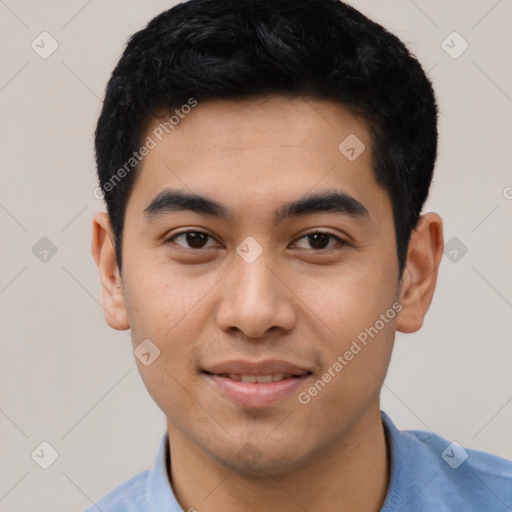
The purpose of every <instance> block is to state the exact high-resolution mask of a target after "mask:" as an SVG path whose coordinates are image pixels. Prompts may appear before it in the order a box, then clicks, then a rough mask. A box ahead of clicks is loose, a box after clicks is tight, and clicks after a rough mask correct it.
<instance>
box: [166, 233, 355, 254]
mask: <svg viewBox="0 0 512 512" xmlns="http://www.w3.org/2000/svg"><path fill="white" fill-rule="evenodd" d="M189 233H201V234H203V235H206V236H208V237H209V238H212V239H213V237H212V236H211V235H209V234H208V233H205V232H204V231H198V230H188V231H180V232H179V233H175V234H174V235H172V236H171V237H169V238H167V239H166V240H165V243H166V244H169V243H176V242H175V239H176V238H178V237H180V236H183V235H187V234H189ZM317 234H321V235H327V236H329V237H330V238H333V239H334V240H336V242H337V245H338V246H339V247H336V245H334V246H331V247H326V248H324V249H304V250H306V251H307V250H310V251H312V252H316V253H319V252H328V251H331V250H339V249H341V248H342V247H344V246H346V245H348V243H347V242H345V240H343V239H341V238H340V237H338V236H336V235H333V234H332V233H328V232H326V231H312V232H311V233H306V234H305V235H302V236H301V237H300V238H298V239H297V240H296V242H298V241H299V240H302V239H303V238H307V237H308V236H311V235H317ZM176 245H178V246H179V247H180V248H181V249H184V250H188V251H192V252H198V251H201V250H203V249H205V248H203V247H201V248H199V249H194V248H192V247H183V246H181V245H179V244H176ZM206 249H208V247H207V248H206Z"/></svg>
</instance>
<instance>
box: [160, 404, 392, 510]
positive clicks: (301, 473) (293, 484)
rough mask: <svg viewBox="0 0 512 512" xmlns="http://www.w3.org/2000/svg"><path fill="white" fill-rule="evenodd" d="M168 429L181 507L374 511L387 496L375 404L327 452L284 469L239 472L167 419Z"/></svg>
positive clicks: (386, 472) (385, 464) (386, 463)
mask: <svg viewBox="0 0 512 512" xmlns="http://www.w3.org/2000/svg"><path fill="white" fill-rule="evenodd" d="M168 433H169V445H170V453H171V462H170V464H171V467H170V468H169V469H170V470H169V474H170V475H171V485H172V488H173V491H174V494H175V496H176V498H177V500H178V501H179V503H180V505H181V506H182V508H183V510H185V511H187V510H194V509H197V510H198V511H200V512H215V511H219V510H222V511H224V512H235V511H236V512H239V511H240V510H244V511H247V512H252V511H254V512H256V511H260V510H265V511H266V512H297V511H302V512H303V511H304V510H307V511H308V512H320V511H322V512H323V511H325V510H333V509H336V510H341V511H343V512H356V511H357V512H378V511H379V510H380V509H381V506H382V504H383V502H384V499H385V496H386V491H387V488H388V484H389V461H388V452H387V444H386V437H385V433H384V428H383V425H382V422H381V417H380V409H379V404H378V403H377V406H376V407H372V408H370V409H369V410H367V411H366V412H365V414H364V415H363V416H362V417H361V418H360V419H359V421H357V423H356V424H355V425H354V426H353V427H352V428H350V429H349V430H348V431H347V432H345V433H344V435H343V437H342V438H340V439H338V440H336V442H335V443H333V444H332V445H331V446H330V447H329V450H328V451H326V452H322V453H318V454H315V456H314V457H313V458H311V460H307V461H306V460H305V461H300V463H299V464H297V469H294V470H291V471H287V472H282V471H281V472H276V473H270V472H265V473H264V474H250V473H248V472H245V473H240V472H237V471H234V470H233V469H231V468H229V467H227V466H225V465H223V464H221V463H219V461H218V460H216V459H214V458H212V456H211V455H210V454H208V453H205V452H204V451H203V450H202V449H201V448H199V447H198V446H197V445H196V444H195V443H192V442H191V441H190V439H188V438H187V437H185V436H184V435H183V433H182V432H181V431H180V430H178V429H176V428H175V427H174V426H173V425H172V424H171V423H170V422H168ZM333 504H335V505H333Z"/></svg>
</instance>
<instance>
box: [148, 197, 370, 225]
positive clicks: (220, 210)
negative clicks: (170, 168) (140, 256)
mask: <svg viewBox="0 0 512 512" xmlns="http://www.w3.org/2000/svg"><path fill="white" fill-rule="evenodd" d="M175 211H193V212H196V213H199V214H203V215H211V216H214V217H218V218H220V219H223V220H226V221H229V220H232V219H233V217H234V216H233V214H232V212H231V211H230V210H228V209H227V208H226V207H225V206H224V205H222V204H221V203H219V202H217V201H215V200H214V199H211V198H209V197H206V196H203V195H199V194H195V193H191V192H186V191H182V190H175V189H165V190H163V191H162V192H160V193H159V194H158V195H157V196H156V197H155V198H154V199H153V200H152V201H151V203H150V204H149V206H147V208H146V209H145V210H144V214H143V216H144V218H145V219H146V220H147V221H148V222H152V221H154V220H156V219H157V218H159V217H161V216H163V215H165V214H166V213H170V212H175ZM314 213H338V214H340V215H345V216H348V217H352V218H356V219H361V220H364V219H369V217H370V214H369V213H368V210H367V209H366V208H365V206H364V205H363V204H362V203H360V202H359V201H358V200H357V199H355V198H354V197H352V196H350V195H348V194H346V193H345V192H342V191H338V190H327V191H324V192H322V193H317V194H311V195H306V196H303V197H300V198H299V199H296V200H294V201H290V202H288V203H284V204H282V205H281V206H279V208H277V209H276V210H275V211H274V221H275V222H276V223H277V222H281V221H282V220H284V219H287V218H290V217H295V216H300V215H307V214H314Z"/></svg>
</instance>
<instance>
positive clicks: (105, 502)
mask: <svg viewBox="0 0 512 512" xmlns="http://www.w3.org/2000/svg"><path fill="white" fill-rule="evenodd" d="M149 472H150V471H149V470H147V469H146V470H145V471H141V472H140V473H137V474H136V475H135V476H133V477H132V478H130V479H129V480H126V481H125V482H123V483H121V484H119V485H118V486H116V487H114V489H112V490H111V491H109V492H108V493H107V494H105V496H103V497H102V498H101V499H100V500H99V501H98V502H96V503H95V504H93V505H91V506H90V507H89V508H87V509H86V510H84V512H97V511H98V509H99V510H102V511H103V512H132V511H133V512H142V511H144V510H145V509H146V506H147V503H148V498H147V487H148V486H147V483H148V477H149Z"/></svg>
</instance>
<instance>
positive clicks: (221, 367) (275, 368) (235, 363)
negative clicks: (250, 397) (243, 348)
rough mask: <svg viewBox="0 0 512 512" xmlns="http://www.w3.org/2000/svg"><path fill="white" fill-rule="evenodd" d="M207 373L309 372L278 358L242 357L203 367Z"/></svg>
mask: <svg viewBox="0 0 512 512" xmlns="http://www.w3.org/2000/svg"><path fill="white" fill-rule="evenodd" d="M205 371H206V372H208V373H214V374H217V375H220V374H222V373H236V374H240V375H269V374H271V373H285V374H286V373H291V374H292V375H297V376H302V375H305V374H306V373H310V372H309V370H308V369H306V368H303V367H301V366H299V365H295V364H293V363H290V362H288V361H283V360H280V359H266V360H264V361H258V362H250V361H244V360H242V359H233V360H231V361H225V362H222V363H218V364H215V365H213V366H211V367H209V368H205Z"/></svg>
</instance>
